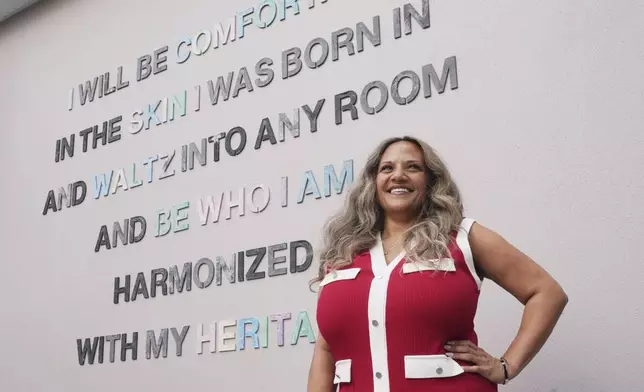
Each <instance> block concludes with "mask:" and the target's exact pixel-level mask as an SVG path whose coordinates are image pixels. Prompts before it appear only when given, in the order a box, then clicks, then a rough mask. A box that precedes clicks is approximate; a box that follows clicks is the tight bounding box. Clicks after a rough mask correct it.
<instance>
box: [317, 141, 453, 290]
mask: <svg viewBox="0 0 644 392" xmlns="http://www.w3.org/2000/svg"><path fill="white" fill-rule="evenodd" d="M396 142H411V143H413V144H415V145H417V146H418V147H419V148H420V149H421V151H422V152H423V155H424V163H425V167H426V173H427V192H426V194H427V197H426V198H425V200H423V204H422V207H421V211H420V213H419V214H418V217H417V219H416V221H415V222H414V224H413V225H412V226H411V227H410V228H409V229H408V230H407V232H406V233H405V241H404V250H405V252H406V259H407V261H428V260H432V259H439V258H442V257H445V256H447V257H449V249H448V246H449V244H450V242H451V241H452V236H451V235H452V233H453V232H454V231H455V230H458V228H459V226H460V223H461V221H462V219H463V203H462V200H461V194H460V191H459V189H458V187H457V185H456V183H455V182H454V181H453V180H452V176H451V174H450V172H449V171H448V169H447V167H446V165H445V164H444V163H443V161H442V160H441V158H440V157H439V156H438V154H437V153H436V151H434V149H433V148H432V147H431V146H429V145H428V144H427V143H425V142H424V141H422V140H419V139H417V138H414V137H410V136H404V137H393V138H389V139H386V140H384V141H383V142H381V143H380V144H379V145H378V147H377V148H376V149H375V151H373V152H372V153H371V155H370V156H369V158H368V159H367V163H366V165H365V167H364V169H363V171H362V173H361V174H360V176H359V177H358V179H357V181H356V183H355V184H353V186H352V188H351V190H350V192H349V195H348V197H347V198H346V199H345V203H344V206H343V207H342V209H341V210H340V211H339V212H338V213H337V214H335V215H334V216H332V217H331V218H330V219H329V220H327V221H326V222H325V225H324V229H323V232H324V242H323V247H322V250H321V252H320V264H319V268H318V273H317V276H316V277H315V278H314V279H313V280H311V284H314V283H316V282H319V281H321V280H322V279H323V278H324V276H325V275H326V274H327V273H328V272H330V271H332V270H335V269H338V268H341V267H344V266H348V265H350V264H351V263H352V261H353V258H354V257H355V256H356V255H358V254H360V253H362V252H365V251H368V250H369V249H371V247H373V246H374V245H375V244H376V241H377V236H378V233H380V232H382V230H383V226H384V212H383V210H382V208H381V207H380V205H379V204H378V201H377V196H376V175H377V173H378V166H379V164H380V159H381V157H382V155H383V153H384V152H385V150H386V149H387V148H388V147H389V146H390V145H392V144H393V143H396Z"/></svg>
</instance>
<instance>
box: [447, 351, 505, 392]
mask: <svg viewBox="0 0 644 392" xmlns="http://www.w3.org/2000/svg"><path fill="white" fill-rule="evenodd" d="M445 350H446V351H447V356H449V357H451V358H453V359H458V360H462V361H467V362H470V363H471V364H472V366H462V368H463V370H464V371H465V372H469V373H478V374H480V375H482V376H483V377H485V378H487V379H488V380H490V381H492V382H493V383H495V384H503V382H504V381H505V373H504V372H503V365H502V364H501V360H500V359H497V358H494V357H493V356H491V355H490V354H488V353H487V352H485V350H483V349H482V348H480V347H478V346H476V345H475V344H474V343H472V342H470V341H469V340H459V341H450V342H447V344H446V345H445Z"/></svg>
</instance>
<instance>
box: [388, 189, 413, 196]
mask: <svg viewBox="0 0 644 392" xmlns="http://www.w3.org/2000/svg"><path fill="white" fill-rule="evenodd" d="M409 192H411V191H410V190H409V189H407V188H394V189H392V190H390V191H389V193H393V194H395V195H401V194H403V193H409Z"/></svg>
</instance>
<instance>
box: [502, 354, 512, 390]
mask: <svg viewBox="0 0 644 392" xmlns="http://www.w3.org/2000/svg"><path fill="white" fill-rule="evenodd" d="M500 360H501V367H502V368H503V378H504V380H503V385H507V383H508V381H510V377H509V376H508V362H507V361H506V360H505V358H503V357H501V359H500Z"/></svg>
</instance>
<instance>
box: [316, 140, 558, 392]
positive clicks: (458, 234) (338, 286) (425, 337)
mask: <svg viewBox="0 0 644 392" xmlns="http://www.w3.org/2000/svg"><path fill="white" fill-rule="evenodd" d="M325 234H326V235H325V248H324V249H323V251H322V253H321V264H320V269H319V273H318V276H317V278H316V279H314V282H319V284H320V286H321V290H320V294H319V298H318V310H317V321H318V326H319V329H320V337H319V339H318V340H317V342H316V345H315V349H314V354H313V359H312V362H311V367H310V372H309V379H308V392H331V391H334V390H337V391H340V392H347V391H354V392H372V391H373V392H389V391H392V392H398V391H404V392H428V391H432V392H448V391H449V392H457V391H458V392H464V391H466V392H488V391H497V384H505V383H507V382H508V381H509V380H511V379H512V378H514V377H516V376H517V375H518V374H519V373H520V372H521V371H522V369H523V368H524V367H525V366H526V365H527V364H528V363H529V362H530V361H531V360H532V358H533V357H534V356H535V355H536V353H537V352H538V351H539V350H540V348H541V347H542V346H543V344H544V343H545V341H546V339H547V338H548V336H549V335H550V333H551V332H552V330H553V328H554V326H555V324H556V322H557V320H558V319H559V316H560V314H561V313H562V311H563V309H564V307H565V305H566V304H567V302H568V298H567V296H566V294H565V293H564V291H563V290H562V288H561V287H560V286H559V284H558V283H557V282H556V281H555V280H554V279H552V278H551V277H550V276H549V275H548V273H546V271H544V270H543V269H542V268H541V267H539V266H538V265H537V264H536V263H535V262H533V261H532V260H531V259H530V258H529V257H528V256H526V255H524V254H523V253H521V252H520V251H519V250H517V249H515V248H514V247H513V246H512V245H510V244H509V243H508V242H506V241H505V240H504V239H503V238H502V237H501V236H499V235H498V234H496V233H494V232H493V231H491V230H490V229H487V228H485V227H484V226H482V225H480V224H479V223H477V222H475V221H473V220H472V219H469V218H464V217H463V206H462V203H461V196H460V194H459V190H458V188H457V186H456V184H455V183H454V182H453V180H452V178H451V176H450V174H449V172H448V170H447V168H446V167H445V165H444V164H443V162H442V161H441V160H440V158H439V157H438V156H437V154H436V153H435V152H434V151H433V150H432V148H431V147H430V146H428V145H427V144H426V143H424V142H422V141H420V140H417V139H414V138H411V137H403V138H392V139H388V140H386V141H384V142H383V143H382V144H381V145H380V146H379V147H378V148H377V149H376V151H375V152H374V153H373V154H372V155H371V156H370V157H369V159H368V161H367V164H366V167H365V169H364V172H363V174H362V176H361V178H360V179H359V181H358V182H357V183H356V184H354V187H353V189H352V191H351V194H350V195H349V197H348V198H347V203H346V205H345V207H344V210H343V211H342V212H341V213H340V214H338V215H337V216H335V217H334V218H332V219H331V220H330V221H329V222H327V225H326V228H325ZM484 278H488V279H490V280H492V281H494V282H496V283H497V284H499V285H500V286H501V287H503V288H504V289H505V290H507V291H508V292H509V293H510V294H512V295H513V296H514V297H516V298H517V299H518V300H519V301H521V302H522V303H523V304H524V305H525V310H524V314H523V320H522V323H521V327H520V329H519V332H518V334H517V336H516V338H515V339H514V340H513V342H512V344H511V345H510V346H509V348H508V349H507V351H506V352H505V354H504V355H503V356H502V357H500V358H496V357H493V356H492V355H490V354H488V353H487V352H486V351H485V350H483V349H482V348H480V347H478V345H477V344H478V339H477V335H476V332H475V331H474V326H473V325H474V323H473V320H474V316H475V313H476V309H477V302H478V298H479V291H480V288H481V283H482V281H483V279H484Z"/></svg>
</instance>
